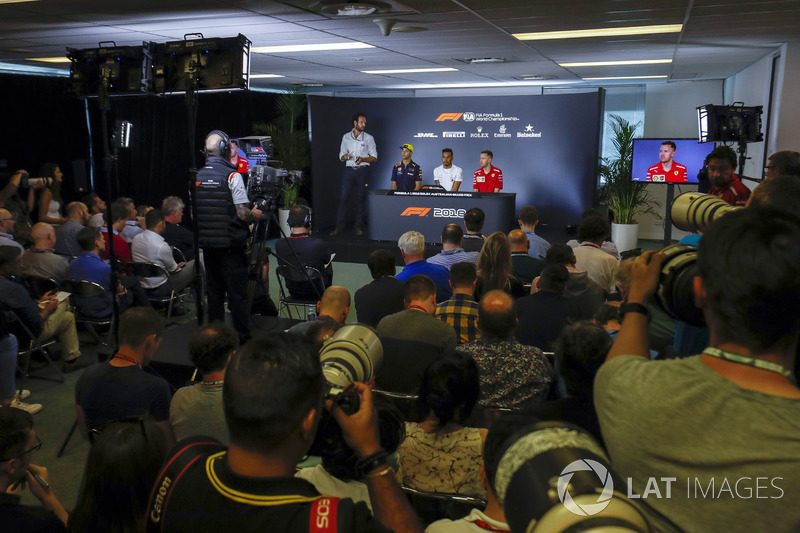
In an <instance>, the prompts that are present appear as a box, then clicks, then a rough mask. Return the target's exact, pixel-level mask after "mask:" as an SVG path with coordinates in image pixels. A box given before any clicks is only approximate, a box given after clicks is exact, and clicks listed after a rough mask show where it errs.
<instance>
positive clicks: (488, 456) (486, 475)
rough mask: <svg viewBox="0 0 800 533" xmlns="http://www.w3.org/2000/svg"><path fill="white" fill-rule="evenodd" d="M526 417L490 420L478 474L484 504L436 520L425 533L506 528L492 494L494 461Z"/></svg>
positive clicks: (498, 504)
mask: <svg viewBox="0 0 800 533" xmlns="http://www.w3.org/2000/svg"><path fill="white" fill-rule="evenodd" d="M526 422H528V420H526V419H524V418H521V417H518V416H505V417H503V418H501V419H499V420H498V421H497V422H495V423H494V424H492V427H491V429H490V430H489V433H488V435H486V437H485V439H484V443H483V454H482V457H481V467H480V476H481V484H482V485H483V488H484V489H485V490H486V508H485V509H483V510H479V509H473V510H472V512H470V514H469V515H468V516H466V517H464V518H461V519H459V520H447V519H445V520H439V521H438V522H434V523H433V524H431V525H429V526H428V527H427V528H426V529H425V533H480V532H481V531H510V528H509V526H508V524H507V523H506V516H505V513H504V512H503V506H502V505H501V504H500V502H499V501H498V500H497V495H496V494H495V489H494V485H495V480H496V475H497V471H496V468H497V464H498V462H499V461H500V457H501V454H502V453H503V451H504V450H505V445H506V441H507V440H508V439H509V438H511V436H512V435H513V434H514V433H516V432H517V431H519V428H520V427H521V426H522V425H523V424H524V423H526Z"/></svg>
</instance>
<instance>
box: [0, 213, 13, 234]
mask: <svg viewBox="0 0 800 533" xmlns="http://www.w3.org/2000/svg"><path fill="white" fill-rule="evenodd" d="M13 231H14V215H12V214H11V212H10V211H9V210H8V209H3V208H2V207H0V232H2V233H13Z"/></svg>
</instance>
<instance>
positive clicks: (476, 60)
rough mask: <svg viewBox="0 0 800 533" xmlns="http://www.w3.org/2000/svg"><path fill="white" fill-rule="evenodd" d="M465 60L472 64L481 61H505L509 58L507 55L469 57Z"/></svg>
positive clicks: (477, 63)
mask: <svg viewBox="0 0 800 533" xmlns="http://www.w3.org/2000/svg"><path fill="white" fill-rule="evenodd" d="M464 61H466V62H467V63H469V64H471V65H479V64H481V63H505V62H506V61H508V60H507V59H506V58H505V57H468V58H467V59H465V60H464Z"/></svg>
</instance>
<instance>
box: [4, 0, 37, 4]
mask: <svg viewBox="0 0 800 533" xmlns="http://www.w3.org/2000/svg"><path fill="white" fill-rule="evenodd" d="M38 1H39V0H0V4H21V3H23V2H38Z"/></svg>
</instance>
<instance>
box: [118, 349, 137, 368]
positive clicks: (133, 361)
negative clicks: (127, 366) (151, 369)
mask: <svg viewBox="0 0 800 533" xmlns="http://www.w3.org/2000/svg"><path fill="white" fill-rule="evenodd" d="M114 359H122V360H123V361H128V362H130V363H133V364H135V365H136V366H138V367H139V368H142V365H140V364H139V361H137V360H136V359H134V358H133V357H128V356H127V355H122V354H121V353H116V354H114Z"/></svg>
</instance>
